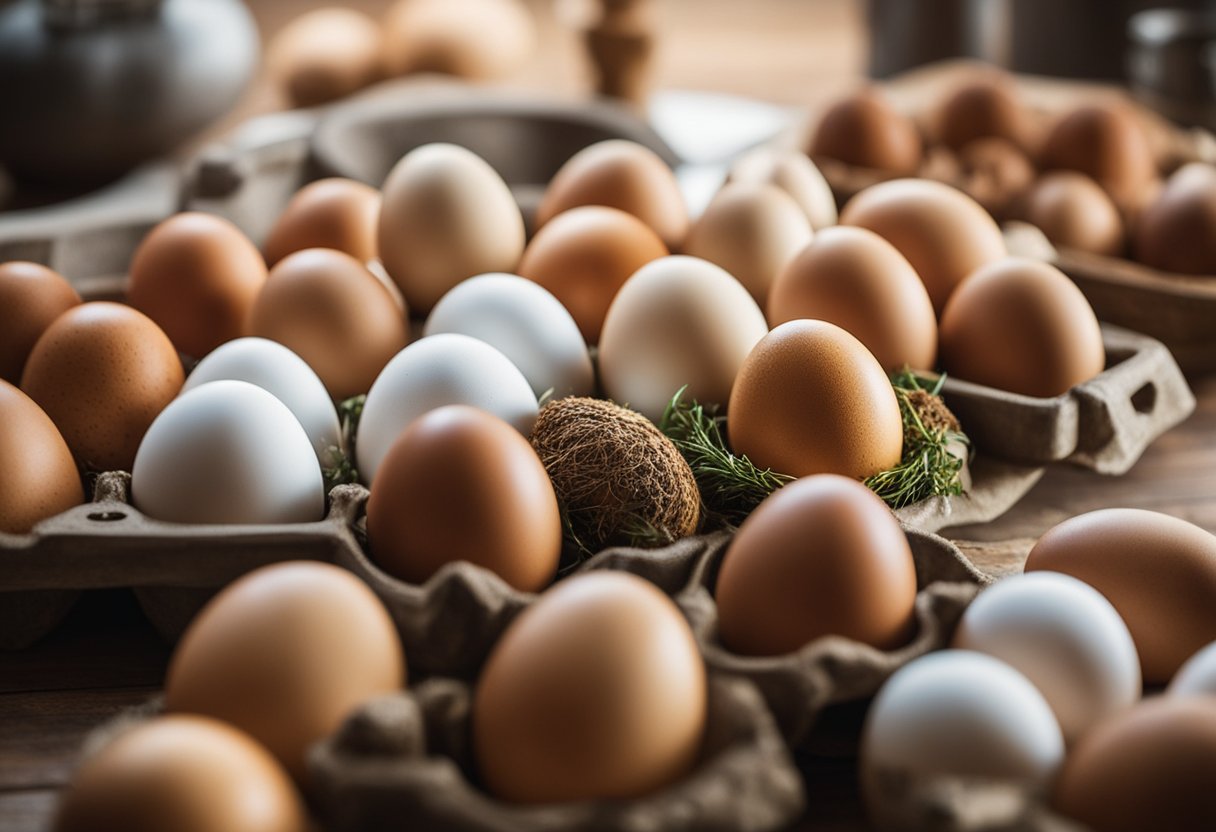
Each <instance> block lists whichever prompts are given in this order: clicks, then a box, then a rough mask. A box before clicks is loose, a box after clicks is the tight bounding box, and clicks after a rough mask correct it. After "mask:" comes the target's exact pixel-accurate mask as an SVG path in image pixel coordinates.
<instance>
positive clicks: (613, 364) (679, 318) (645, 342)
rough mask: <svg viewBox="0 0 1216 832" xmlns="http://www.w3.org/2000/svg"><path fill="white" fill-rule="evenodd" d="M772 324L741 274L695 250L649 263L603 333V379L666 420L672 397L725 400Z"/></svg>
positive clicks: (615, 396) (625, 401)
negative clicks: (736, 275)
mask: <svg viewBox="0 0 1216 832" xmlns="http://www.w3.org/2000/svg"><path fill="white" fill-rule="evenodd" d="M767 331H768V325H767V324H766V323H765V322H764V313H763V312H761V311H760V307H759V306H757V305H756V302H755V301H754V300H752V298H751V295H749V294H748V293H747V290H746V289H744V288H743V286H742V284H740V283H739V281H737V280H735V279H734V278H733V277H731V276H730V275H729V274H728V273H727V272H725V271H723V270H722V269H721V268H719V267H718V266H715V265H714V264H713V263H709V262H706V261H705V260H701V259H699V258H696V257H689V256H687V255H673V256H671V257H663V258H660V259H658V260H655V261H653V262H652V263H648V264H647V265H645V266H643V267H642V268H641V269H639V270H638V272H637V273H636V274H635V275H634V276H633V277H631V278H629V280H627V281H626V282H625V285H624V286H622V287H621V291H620V292H618V293H617V296H616V299H615V300H613V301H612V306H611V307H610V308H609V309H608V315H607V317H606V318H605V319H604V332H603V336H602V337H601V338H600V353H599V370H600V382H601V383H602V384H603V387H604V392H606V393H607V394H608V396H609V398H611V399H612V400H613V401H615V402H617V403H618V404H622V405H625V406H627V407H630V408H632V409H634V410H636V411H638V412H639V413H641V414H642V415H643V416H645V417H646V418H648V419H650V421H652V422H655V423H658V421H659V420H660V419H662V417H663V411H664V410H666V409H667V405H668V404H669V403H670V402H671V399H672V397H673V396H674V395H675V394H676V393H677V392H679V391H680V389H681V388H686V389H685V392H684V395H685V397H686V398H688V399H695V400H696V401H698V402H700V403H702V404H704V405H706V406H709V405H714V404H717V405H722V404H725V403H726V402H727V400H729V399H730V391H731V387H732V386H733V385H734V383H735V376H736V375H737V374H738V372H739V368H740V367H741V366H742V365H743V362H744V360H745V359H746V358H747V356H748V353H749V352H750V351H751V349H752V347H753V346H755V344H756V342H757V341H759V340H760V339H761V338H763V337H764V334H765V333H766V332H767Z"/></svg>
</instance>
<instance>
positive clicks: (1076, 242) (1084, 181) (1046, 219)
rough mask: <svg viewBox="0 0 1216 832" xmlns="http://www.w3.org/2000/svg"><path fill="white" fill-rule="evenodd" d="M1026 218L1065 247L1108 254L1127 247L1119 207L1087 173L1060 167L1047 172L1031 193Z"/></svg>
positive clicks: (1027, 199) (1028, 198) (1056, 242)
mask: <svg viewBox="0 0 1216 832" xmlns="http://www.w3.org/2000/svg"><path fill="white" fill-rule="evenodd" d="M1026 220H1027V221H1028V222H1029V223H1031V224H1032V225H1035V226H1037V227H1038V228H1039V229H1040V230H1042V232H1043V233H1044V234H1045V235H1047V239H1048V240H1050V241H1051V242H1052V243H1053V244H1055V245H1057V246H1060V247H1062V248H1073V249H1077V250H1079V251H1088V252H1091V253H1093V254H1106V255H1117V254H1119V253H1120V252H1121V251H1122V250H1123V219H1122V218H1121V217H1120V216H1119V209H1118V208H1116V207H1115V203H1114V202H1113V201H1112V200H1111V198H1110V197H1109V196H1108V195H1107V193H1106V191H1104V190H1102V187H1101V186H1100V185H1099V184H1098V183H1097V182H1095V181H1094V180H1092V179H1090V178H1089V177H1088V176H1086V175H1085V174H1083V173H1077V172H1076V171H1070V170H1056V171H1051V172H1050V173H1046V174H1044V175H1043V176H1042V178H1040V179H1039V181H1038V182H1036V183H1035V185H1034V187H1033V188H1032V189H1031V191H1030V193H1029V194H1028V195H1027V198H1026Z"/></svg>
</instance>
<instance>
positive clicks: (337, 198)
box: [262, 178, 380, 267]
mask: <svg viewBox="0 0 1216 832" xmlns="http://www.w3.org/2000/svg"><path fill="white" fill-rule="evenodd" d="M379 220H380V192H379V191H377V190H376V189H375V188H373V187H371V186H370V185H364V184H363V183H362V182H355V181H354V180H353V179H340V178H331V179H318V180H317V181H316V182H312V183H310V184H308V185H305V186H304V187H303V188H301V189H300V190H299V191H297V192H296V195H295V196H293V197H292V198H291V201H290V202H288V203H287V207H286V208H284V209H283V213H282V214H280V215H279V219H278V220H277V221H276V222H275V224H274V227H273V228H271V229H270V234H269V235H268V236H267V237H266V242H265V243H264V244H263V245H262V252H263V253H264V254H265V255H266V262H267V263H268V264H269V265H270V266H272V267H273V266H274V265H275V264H276V263H278V262H279V261H280V260H282V259H283V258H284V257H286V256H287V255H289V254H294V253H295V252H297V251H303V250H304V249H306V248H332V249H337V250H338V251H343V252H346V253H347V254H349V255H350V256H351V257H353V258H355V259H356V260H358V261H359V262H361V263H369V262H371V261H373V260H375V259H376V258H377V257H378V256H379V253H378V251H377V249H376V225H377V223H378V222H379Z"/></svg>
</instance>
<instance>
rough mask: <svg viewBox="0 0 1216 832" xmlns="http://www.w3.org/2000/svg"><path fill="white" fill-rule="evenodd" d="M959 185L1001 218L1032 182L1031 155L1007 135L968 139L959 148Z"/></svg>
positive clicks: (986, 209) (1033, 170)
mask: <svg viewBox="0 0 1216 832" xmlns="http://www.w3.org/2000/svg"><path fill="white" fill-rule="evenodd" d="M958 161H959V170H960V174H959V176H960V178H961V182H962V188H963V190H964V191H965V192H966V193H967V195H968V196H970V197H971V198H972V199H974V200H975V201H976V202H978V203H979V204H980V205H981V206H983V208H984V210H985V211H987V212H988V213H990V214H992V215H993V216H995V217H998V218H1003V217H1005V216H1007V215H1008V214H1009V212H1010V209H1011V207H1012V204H1013V203H1014V201H1015V200H1016V199H1018V198H1019V197H1020V196H1021V195H1022V193H1023V192H1025V190H1026V189H1027V188H1029V187H1030V185H1031V184H1032V183H1033V182H1034V178H1035V169H1034V164H1033V163H1032V162H1031V161H1030V157H1029V156H1027V155H1026V153H1025V152H1023V151H1022V150H1021V149H1019V148H1018V147H1017V146H1016V145H1014V144H1012V143H1011V142H1009V141H1008V140H1006V139H1001V138H996V137H992V138H987V139H976V140H975V141H973V142H968V143H967V144H966V145H964V146H963V147H962V149H961V150H959V151H958Z"/></svg>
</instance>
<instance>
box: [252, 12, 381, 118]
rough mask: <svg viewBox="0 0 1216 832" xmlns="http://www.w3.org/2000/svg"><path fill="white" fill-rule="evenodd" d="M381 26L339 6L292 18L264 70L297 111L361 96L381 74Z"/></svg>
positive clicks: (276, 40)
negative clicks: (266, 68) (267, 71)
mask: <svg viewBox="0 0 1216 832" xmlns="http://www.w3.org/2000/svg"><path fill="white" fill-rule="evenodd" d="M381 55H382V45H381V39H380V26H379V25H378V24H377V23H376V21H374V20H372V19H371V18H370V17H368V16H367V15H365V14H363V13H362V12H359V11H355V10H354V9H348V8H344V7H339V6H330V7H326V8H320V9H313V10H312V11H309V12H305V13H304V14H302V15H300V16H299V17H296V18H294V19H293V20H291V21H290V22H289V23H288V24H287V25H286V26H284V27H283V28H282V29H280V30H279V31H278V32H277V33H276V34H275V36H274V38H273V39H272V40H271V41H270V46H269V47H268V48H267V51H266V66H267V67H268V69H269V70H270V74H271V76H272V77H273V78H274V79H275V81H276V82H277V83H278V84H279V86H280V87H282V89H283V91H284V92H285V93H286V94H287V97H288V99H289V100H290V101H291V102H292V104H294V105H295V106H297V107H315V106H316V105H318V104H325V103H327V102H330V101H333V100H335V99H338V98H344V97H345V96H348V95H350V94H351V93H354V92H358V91H359V90H361V89H363V88H364V87H366V86H368V85H369V84H371V83H373V82H374V81H376V80H377V79H378V78H379V77H380V75H381V73H382V68H381Z"/></svg>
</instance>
